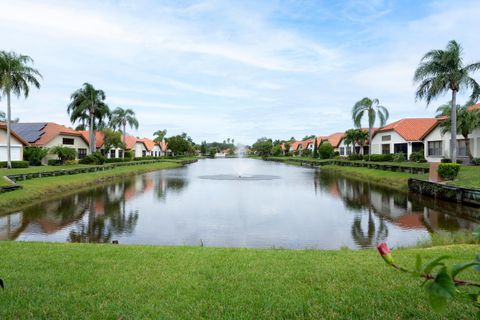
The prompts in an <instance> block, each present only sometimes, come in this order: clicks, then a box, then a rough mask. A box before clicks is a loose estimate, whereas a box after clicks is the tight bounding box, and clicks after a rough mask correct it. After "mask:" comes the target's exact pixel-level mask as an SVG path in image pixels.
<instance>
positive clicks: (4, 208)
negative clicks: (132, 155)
mask: <svg viewBox="0 0 480 320" xmlns="http://www.w3.org/2000/svg"><path fill="white" fill-rule="evenodd" d="M183 160H190V159H178V160H165V161H160V162H152V163H148V164H141V165H135V166H119V167H116V168H114V169H112V170H106V171H97V172H89V173H80V174H75V175H64V176H56V177H45V178H37V179H32V180H25V181H20V182H19V184H20V185H21V186H22V187H23V188H22V189H19V190H15V191H12V192H6V193H2V194H0V214H2V213H7V212H11V211H13V210H19V209H22V208H23V207H25V206H27V205H31V204H32V203H34V202H37V201H42V200H45V199H48V198H53V197H55V196H59V195H61V196H63V195H65V194H68V193H71V192H77V191H78V190H81V189H85V188H88V187H91V186H94V185H98V184H101V183H107V182H110V181H113V180H114V179H117V178H119V177H125V176H132V175H136V174H141V173H145V172H150V171H156V170H162V169H171V168H177V167H180V166H182V161H183ZM76 167H78V166H54V167H52V166H46V167H31V168H25V169H11V170H7V169H1V170H0V177H1V179H2V180H3V176H4V175H6V174H19V173H27V172H38V171H40V172H43V171H51V170H60V169H74V168H76ZM35 170H37V171H35Z"/></svg>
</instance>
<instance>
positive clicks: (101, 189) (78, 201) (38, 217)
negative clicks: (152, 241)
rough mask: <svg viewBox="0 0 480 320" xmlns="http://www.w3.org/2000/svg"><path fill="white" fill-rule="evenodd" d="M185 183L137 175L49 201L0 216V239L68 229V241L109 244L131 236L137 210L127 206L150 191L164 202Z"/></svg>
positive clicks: (136, 220) (137, 214)
mask: <svg viewBox="0 0 480 320" xmlns="http://www.w3.org/2000/svg"><path fill="white" fill-rule="evenodd" d="M185 186H186V182H185V181H182V180H181V179H176V178H165V177H160V178H159V179H153V178H152V177H151V176H138V177H135V178H130V179H123V180H121V181H119V182H117V183H115V184H111V185H106V186H98V187H96V188H93V189H90V190H88V191H86V192H81V193H78V194H74V195H70V196H66V197H64V198H61V199H57V200H51V201H48V202H44V203H41V204H39V205H36V206H33V207H30V208H27V209H26V210H24V211H23V212H16V213H12V214H9V215H7V216H4V217H0V240H15V239H17V238H18V237H19V236H20V235H21V234H22V233H27V234H28V233H30V234H43V235H51V234H55V233H57V232H59V231H62V230H65V229H68V230H69V231H68V236H67V238H66V239H59V240H60V241H69V242H98V243H106V242H110V241H111V240H112V238H113V237H114V236H121V235H129V234H133V233H134V231H135V227H136V226H137V222H138V218H139V212H138V210H131V209H129V210H127V209H126V203H127V202H128V201H130V200H132V199H134V198H135V197H137V196H139V195H142V194H144V193H145V192H148V191H150V190H152V189H154V190H155V194H156V196H157V197H158V198H159V199H163V200H165V199H166V197H167V194H168V193H169V191H170V190H171V191H174V192H178V191H180V190H181V189H182V188H183V187H185Z"/></svg>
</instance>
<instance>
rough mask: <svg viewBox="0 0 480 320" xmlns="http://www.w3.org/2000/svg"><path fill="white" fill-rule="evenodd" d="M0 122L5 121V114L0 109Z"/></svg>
mask: <svg viewBox="0 0 480 320" xmlns="http://www.w3.org/2000/svg"><path fill="white" fill-rule="evenodd" d="M0 122H7V115H6V114H5V112H3V111H0Z"/></svg>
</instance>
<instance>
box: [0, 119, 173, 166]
mask: <svg viewBox="0 0 480 320" xmlns="http://www.w3.org/2000/svg"><path fill="white" fill-rule="evenodd" d="M11 128H12V135H11V156H12V161H18V160H22V159H23V149H24V147H27V146H37V147H41V148H52V147H56V146H63V147H69V148H73V149H75V150H76V152H77V160H80V159H83V158H85V157H86V156H87V155H88V154H90V148H89V139H88V137H89V132H88V131H78V130H73V129H71V128H68V127H66V126H64V125H61V124H57V123H54V122H34V123H12V125H11ZM95 143H96V149H97V150H100V151H101V152H102V153H103V154H104V155H105V156H106V157H107V158H122V157H123V152H124V150H123V149H121V148H115V149H111V150H105V148H104V136H103V133H102V132H99V131H97V132H95ZM125 150H127V151H131V152H132V153H133V155H134V157H147V156H154V157H160V156H165V155H168V154H170V150H169V149H168V145H167V143H166V142H165V141H162V142H158V143H157V142H155V141H153V140H151V139H148V138H137V137H134V136H131V135H128V134H127V135H126V136H125ZM50 159H57V156H56V155H54V154H48V155H47V156H46V157H45V158H44V159H43V160H42V163H43V164H47V163H48V160H50ZM6 160H7V128H6V125H5V124H4V123H0V161H6Z"/></svg>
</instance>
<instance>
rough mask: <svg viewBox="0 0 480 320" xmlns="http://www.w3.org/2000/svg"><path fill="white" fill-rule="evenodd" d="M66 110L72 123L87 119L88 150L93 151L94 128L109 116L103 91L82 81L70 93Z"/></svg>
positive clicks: (102, 123) (94, 148) (99, 125)
mask: <svg viewBox="0 0 480 320" xmlns="http://www.w3.org/2000/svg"><path fill="white" fill-rule="evenodd" d="M71 100H72V101H71V102H70V104H69V105H68V109H67V112H68V114H69V115H70V121H72V123H75V122H80V123H82V122H83V123H84V122H85V120H86V119H88V124H89V125H88V129H89V144H90V152H92V153H93V152H95V151H96V150H97V146H96V144H95V128H97V127H103V126H104V120H105V119H106V118H110V109H109V108H108V105H107V104H106V103H105V92H103V90H97V89H95V87H94V86H92V85H91V84H90V83H84V84H83V86H82V88H80V89H78V90H76V91H75V92H74V93H72V95H71Z"/></svg>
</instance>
